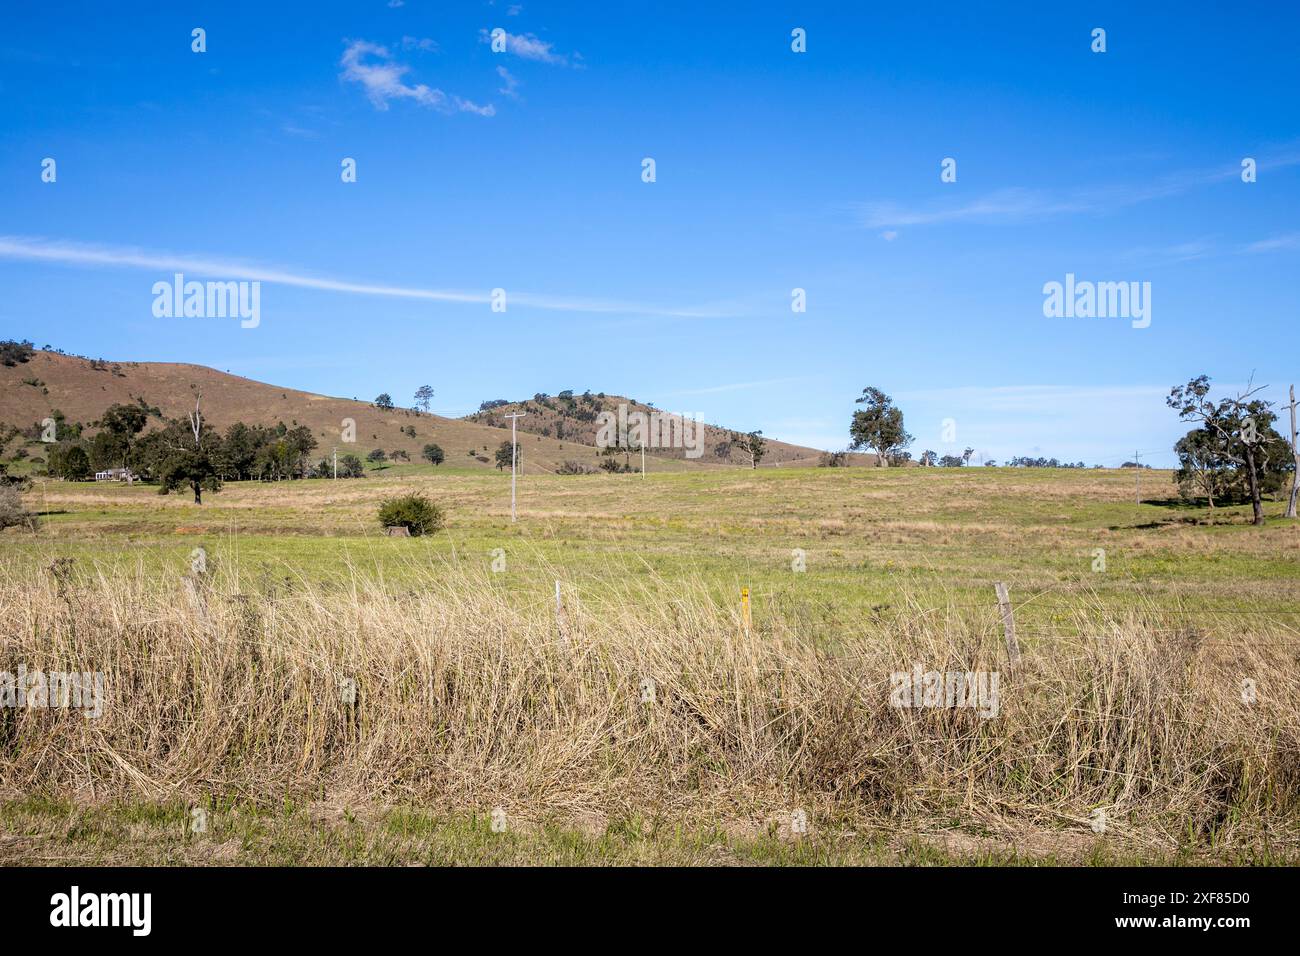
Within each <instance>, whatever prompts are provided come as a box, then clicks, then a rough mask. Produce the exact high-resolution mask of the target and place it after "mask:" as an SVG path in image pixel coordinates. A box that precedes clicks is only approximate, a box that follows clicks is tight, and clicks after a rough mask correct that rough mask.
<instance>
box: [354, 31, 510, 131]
mask: <svg viewBox="0 0 1300 956" xmlns="http://www.w3.org/2000/svg"><path fill="white" fill-rule="evenodd" d="M417 42H418V41H417ZM339 65H340V66H341V67H343V72H342V73H340V74H339V78H340V79H342V80H343V81H344V82H347V83H356V84H358V85H359V86H360V87H361V88H362V89H363V90H365V93H366V97H367V98H368V99H369V100H370V104H371V105H372V106H374V108H375V109H377V110H387V109H388V104H389V103H390V102H392V101H393V100H413V101H414V102H416V103H418V104H420V105H421V106H426V107H428V108H429V109H433V110H437V111H438V112H439V113H474V114H475V115H477V116H495V115H496V107H494V106H493V105H492V104H491V103H489V104H488V105H486V106H480V105H479V104H477V103H474V102H472V101H471V100H466V99H462V98H461V97H459V96H455V95H454V94H448V93H444V92H443V91H442V90H439V89H435V88H433V87H430V86H427V85H425V84H424V83H419V84H417V85H415V86H410V85H409V84H407V83H405V82H403V79H402V78H403V77H404V76H406V74H407V73H409V72H410V71H411V68H410V67H409V66H407V65H406V64H404V63H398V62H397V61H396V60H395V59H394V58H393V54H392V53H391V52H390V51H389V49H388V47H386V46H381V45H380V44H378V43H370V42H368V41H366V40H353V41H352V42H351V43H349V44H348V46H347V48H346V49H345V50H344V51H343V57H342V58H341V59H340V60H339Z"/></svg>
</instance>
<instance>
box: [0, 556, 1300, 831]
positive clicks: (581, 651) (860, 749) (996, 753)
mask: <svg viewBox="0 0 1300 956" xmlns="http://www.w3.org/2000/svg"><path fill="white" fill-rule="evenodd" d="M499 577H500V576H494V575H491V574H488V573H482V572H479V571H476V570H473V569H468V568H465V567H461V566H457V565H455V564H447V565H445V566H441V567H438V568H434V569H430V570H428V571H426V572H425V573H424V574H423V575H422V576H421V577H419V578H418V579H416V583H415V584H412V582H411V580H410V579H409V578H408V579H406V580H404V581H403V583H402V584H401V585H400V586H398V585H394V584H391V583H389V582H386V581H385V580H384V579H383V578H382V577H381V576H379V575H377V574H373V573H372V574H366V573H363V572H361V571H354V572H353V573H352V574H350V575H348V576H345V577H343V578H340V579H337V580H333V581H331V582H328V583H326V584H321V583H311V582H308V581H302V580H297V581H290V582H288V583H287V584H282V585H281V586H279V587H277V588H275V589H271V590H262V591H258V590H253V591H249V592H247V593H241V592H240V585H239V584H238V583H237V580H236V576H235V575H234V574H229V573H217V574H215V575H213V576H212V579H211V580H201V581H200V583H198V584H197V585H196V586H195V587H193V588H189V587H186V586H184V585H183V583H182V581H181V580H179V579H173V580H171V581H168V582H159V581H157V580H156V579H154V578H151V577H149V576H147V575H145V574H144V573H125V572H109V571H104V570H95V569H91V568H86V567H79V568H74V569H68V568H66V567H62V568H59V569H56V571H55V572H46V573H36V574H33V573H25V572H18V571H16V570H9V571H5V570H3V569H0V634H2V641H3V643H2V645H0V670H10V671H13V670H15V669H16V667H17V665H18V664H19V663H23V664H25V665H26V667H27V668H28V669H29V670H34V669H46V670H50V669H54V670H78V671H80V670H92V671H102V672H103V673H104V674H105V680H106V707H105V711H104V713H103V715H102V716H101V717H100V718H98V719H93V720H92V719H86V718H85V717H84V716H82V715H81V714H78V713H75V712H69V711H50V710H40V709H21V708H19V709H4V710H0V787H3V788H4V789H5V790H7V791H8V792H10V793H22V794H36V795H57V796H62V797H68V796H75V797H77V798H79V799H100V800H103V799H115V798H128V799H130V798H147V799H151V800H158V799H162V800H167V799H190V800H201V799H204V798H205V797H208V796H210V795H213V794H217V795H221V796H223V797H234V798H243V799H251V800H256V801H265V802H275V803H278V802H280V801H282V800H283V799H284V798H286V797H293V798H296V799H332V798H336V797H338V795H346V799H348V800H355V801H362V802H365V801H374V802H415V803H419V804H422V805H426V806H429V807H431V808H435V809H441V808H445V809H460V810H464V809H466V808H485V807H491V806H494V805H498V804H500V805H505V806H507V807H509V808H511V810H512V812H514V813H516V814H523V815H525V816H527V815H529V814H538V815H540V814H547V815H550V814H556V815H559V816H566V815H579V814H592V813H595V814H606V815H610V816H612V815H615V814H625V813H640V814H645V815H650V816H656V817H659V818H661V819H665V820H670V821H671V820H681V821H683V822H685V821H705V820H713V821H719V820H734V821H737V822H741V823H756V822H761V821H763V820H766V819H771V818H772V817H774V816H775V815H777V814H780V813H782V812H787V813H788V810H789V808H791V807H796V806H798V807H803V808H806V810H807V812H808V814H809V817H810V818H811V819H813V820H814V821H820V822H843V823H846V824H852V825H858V824H872V823H876V824H879V823H889V822H890V821H893V822H895V823H901V822H907V823H909V824H910V823H918V822H919V823H926V822H942V823H943V824H945V825H949V824H952V823H954V822H964V823H966V824H976V825H985V826H988V827H994V828H996V827H998V826H1000V825H1002V824H1009V823H1026V824H1035V825H1042V826H1047V827H1069V828H1075V829H1077V830H1080V831H1083V832H1086V830H1087V826H1088V820H1089V814H1090V812H1091V810H1092V809H1093V808H1097V807H1102V808H1105V809H1106V812H1107V816H1108V819H1109V823H1110V828H1111V832H1113V833H1120V834H1124V833H1129V834H1132V835H1134V837H1135V838H1136V839H1140V840H1145V841H1148V842H1154V843H1159V844H1162V845H1165V844H1179V843H1185V842H1187V841H1188V840H1189V839H1191V840H1193V841H1196V842H1201V841H1214V842H1216V843H1217V844H1219V845H1231V844H1234V843H1237V844H1246V843H1249V844H1252V845H1259V843H1260V841H1266V842H1269V843H1271V844H1273V845H1289V846H1295V845H1296V844H1295V838H1296V829H1297V824H1296V819H1297V816H1298V814H1297V809H1300V800H1298V799H1297V798H1298V797H1300V761H1298V760H1297V754H1298V751H1300V747H1298V744H1300V680H1298V679H1297V678H1298V676H1300V663H1298V662H1297V650H1298V648H1297V647H1296V646H1295V645H1293V644H1289V643H1287V642H1286V641H1285V640H1284V639H1283V638H1282V637H1281V636H1280V635H1279V634H1275V633H1273V632H1272V631H1271V630H1270V629H1269V627H1268V626H1267V625H1263V626H1262V627H1261V629H1260V630H1259V632H1258V635H1257V639H1243V640H1242V641H1241V642H1238V643H1234V644H1231V645H1225V644H1221V643H1216V642H1208V641H1201V640H1199V639H1198V638H1196V637H1195V636H1194V635H1183V636H1179V635H1177V634H1174V635H1172V636H1171V634H1170V631H1171V628H1169V627H1166V626H1161V625H1160V622H1159V618H1158V612H1155V611H1152V612H1150V613H1149V614H1145V615H1133V616H1129V617H1125V618H1123V619H1109V618H1107V617H1106V616H1105V615H1103V614H1102V613H1101V612H1100V611H1095V610H1082V611H1081V612H1080V618H1079V622H1078V623H1079V632H1080V635H1081V636H1079V637H1077V638H1054V639H1052V640H1044V641H1033V640H1030V641H1027V642H1026V646H1025V647H1024V659H1023V661H1022V663H1021V665H1020V667H1019V668H1018V669H1016V670H1015V671H1011V670H1010V669H1009V668H1008V666H1007V661H1006V653H1005V649H1004V648H1003V645H1002V638H1001V632H1000V629H999V626H998V624H997V619H996V612H995V611H994V610H993V609H990V611H989V613H988V614H987V615H983V614H981V613H980V612H973V613H972V612H969V611H965V612H959V611H958V610H957V609H951V610H948V611H943V610H940V611H939V612H937V613H936V612H934V611H928V612H923V609H921V608H912V609H910V610H907V611H904V612H903V613H901V614H898V615H897V616H895V617H893V618H892V619H890V620H888V621H878V622H864V624H863V626H862V629H861V632H860V633H858V634H855V635H854V636H853V637H852V638H845V639H843V640H841V641H838V642H836V643H835V645H834V646H831V645H828V644H827V643H826V641H825V639H824V638H819V639H817V640H813V639H811V638H809V637H807V636H806V635H805V634H802V633H801V632H800V629H799V627H798V626H797V625H796V624H794V623H792V622H791V620H788V619H783V618H782V617H781V616H779V615H778V616H775V617H774V616H773V615H771V614H760V615H758V616H757V617H756V619H755V627H754V632H753V633H750V634H746V633H744V632H743V630H742V627H741V622H740V618H739V614H738V611H737V609H736V608H733V607H728V606H720V605H719V604H718V603H717V602H716V601H715V600H713V599H711V598H710V597H709V595H708V592H707V591H706V589H705V587H704V586H703V585H702V584H701V583H699V582H694V583H687V584H684V585H683V584H680V583H674V584H673V585H672V586H671V587H669V586H668V585H667V583H666V582H663V581H657V580H654V579H648V578H641V579H638V580H607V581H598V580H590V581H586V582H581V583H579V584H576V585H575V584H570V585H568V586H566V588H565V592H564V593H565V598H564V603H565V607H564V611H563V614H562V615H561V619H560V620H557V615H556V612H555V607H554V601H553V596H552V595H551V594H549V593H548V592H547V591H545V590H542V589H540V588H539V589H538V590H537V591H535V592H534V593H532V594H531V595H529V596H521V595H520V594H519V593H518V592H510V591H507V590H506V589H505V588H504V587H503V586H502V584H501V582H500V581H499V580H498V578H499ZM597 593H598V594H599V595H600V598H601V599H600V601H599V602H597V601H594V600H588V598H589V597H593V596H594V595H596V594H597ZM915 662H920V663H921V664H923V666H924V667H925V668H926V669H935V670H958V671H968V670H971V671H976V670H986V671H998V672H999V675H1000V687H999V690H1000V712H999V714H998V716H997V717H996V718H993V719H982V718H981V717H979V716H978V714H977V713H976V712H975V711H973V710H970V709H939V710H902V709H898V708H894V707H891V706H890V702H889V675H890V674H891V672H894V671H901V670H908V669H910V668H911V667H912V665H913V663H915ZM646 677H649V678H651V679H653V681H654V682H655V684H656V701H655V703H654V704H645V703H643V702H642V701H641V695H640V692H639V687H640V685H641V682H642V679H643V678H646ZM1244 678H1251V679H1253V680H1254V681H1255V682H1256V687H1257V692H1258V698H1257V700H1256V701H1255V702H1254V703H1253V704H1245V703H1243V701H1242V697H1241V684H1242V680H1243V679H1244ZM348 680H351V681H355V686H356V695H355V700H354V701H353V702H349V701H348V700H347V697H348V696H349V695H348V694H347V692H346V684H345V683H344V682H345V681H348Z"/></svg>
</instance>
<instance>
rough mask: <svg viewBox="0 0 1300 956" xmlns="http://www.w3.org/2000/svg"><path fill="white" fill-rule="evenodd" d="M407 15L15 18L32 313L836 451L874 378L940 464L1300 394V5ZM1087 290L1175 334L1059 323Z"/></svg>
mask: <svg viewBox="0 0 1300 956" xmlns="http://www.w3.org/2000/svg"><path fill="white" fill-rule="evenodd" d="M394 4H395V5H390V4H389V2H388V0H371V2H351V3H312V4H310V5H307V4H301V5H296V6H295V5H292V4H284V5H278V4H277V5H273V4H265V3H261V4H251V3H229V2H223V3H211V4H184V3H178V4H170V5H168V9H166V10H157V9H149V11H148V12H147V13H138V12H137V13H132V12H131V9H130V5H128V6H127V7H124V8H122V9H121V10H120V11H118V12H117V13H115V14H114V15H113V16H106V15H105V14H104V13H103V11H102V10H98V11H96V12H90V8H88V7H85V6H82V5H71V4H59V3H48V4H40V5H25V6H19V5H13V4H10V5H7V6H6V8H5V10H4V12H3V14H0V24H2V26H3V29H2V30H0V283H2V284H3V289H4V292H5V294H4V295H3V297H2V298H0V335H3V336H5V337H10V336H17V337H26V338H30V339H32V340H33V341H35V342H36V344H37V345H38V346H39V345H43V344H45V343H46V342H49V343H51V344H53V345H55V346H57V347H61V348H64V349H66V350H68V351H71V352H77V353H82V354H89V355H94V356H103V357H105V358H109V359H114V360H141V361H188V362H196V363H201V364H206V365H212V366H214V367H217V368H221V369H228V370H230V371H233V372H236V373H238V374H243V375H248V376H250V377H253V378H258V379H262V380H265V381H270V382H274V383H276V384H281V385H286V386H291V387H296V388H301V389H305V390H309V391H317V392H323V393H327V394H333V395H342V396H347V397H351V396H357V397H360V398H365V399H370V398H373V397H374V396H375V395H376V394H377V393H379V392H381V391H387V392H390V393H392V395H393V396H394V397H395V399H397V400H398V402H399V403H408V404H409V403H410V401H411V398H410V396H411V394H412V393H413V392H414V390H415V388H416V387H417V386H419V385H420V384H423V383H426V382H427V383H430V384H432V385H433V386H434V388H435V390H436V396H435V399H434V407H435V410H438V411H441V412H442V413H444V414H464V413H466V412H468V411H472V410H474V409H475V408H477V406H478V403H479V402H481V401H483V400H484V399H489V398H514V397H524V396H528V395H531V394H532V393H533V392H537V391H543V392H549V393H552V394H554V393H555V392H558V391H560V390H562V389H565V388H573V389H577V390H579V391H580V390H582V389H585V388H591V389H592V390H593V391H602V390H603V391H606V392H620V393H624V394H628V395H631V396H633V397H635V398H637V399H639V400H642V401H652V402H655V403H656V404H658V405H659V406H660V407H663V408H667V409H673V410H677V411H683V412H691V413H698V414H700V415H701V417H703V418H705V419H707V420H709V421H715V422H718V423H720V424H724V425H728V426H731V427H735V428H740V429H744V430H749V429H752V428H761V429H763V431H764V433H765V434H767V435H769V436H771V437H777V438H781V439H786V440H790V441H797V442H801V443H807V444H813V445H817V446H820V447H833V448H840V447H843V446H844V445H845V443H846V442H847V423H848V420H849V417H850V415H851V413H852V411H853V408H854V404H853V400H854V398H855V397H857V395H859V394H860V393H861V390H862V388H863V387H864V386H867V385H875V386H878V387H880V388H883V389H884V390H885V391H887V392H888V393H889V394H891V395H893V396H894V398H895V399H896V400H897V402H898V403H899V404H900V405H901V406H902V408H903V410H904V412H905V414H906V417H907V424H908V427H909V430H910V431H911V432H912V433H913V434H914V435H916V442H915V444H914V445H913V451H914V452H920V451H921V450H922V449H924V448H932V449H935V450H936V451H939V452H941V453H943V452H947V451H951V450H954V449H956V450H958V451H960V448H961V447H964V446H966V445H971V446H974V447H975V448H976V449H977V450H978V456H980V457H983V456H987V457H993V458H996V459H999V460H1005V459H1006V458H1008V457H1010V456H1012V455H1016V454H1035V455H1037V454H1043V455H1055V456H1057V457H1060V458H1063V459H1064V458H1068V459H1071V460H1075V459H1083V460H1085V461H1086V462H1088V463H1089V464H1092V463H1094V462H1100V463H1105V464H1118V463H1119V462H1121V461H1123V460H1124V459H1125V458H1129V457H1131V454H1132V451H1133V450H1135V449H1141V450H1142V451H1143V459H1144V460H1149V461H1152V462H1154V463H1166V464H1167V463H1169V462H1171V461H1172V455H1171V453H1170V452H1169V450H1168V449H1169V446H1170V444H1171V443H1172V441H1173V440H1174V439H1175V438H1176V437H1177V435H1178V434H1180V433H1181V431H1182V429H1181V428H1180V427H1179V424H1178V423H1177V421H1176V420H1175V419H1174V417H1173V415H1172V413H1171V412H1169V411H1168V410H1167V409H1166V408H1165V407H1164V403H1163V395H1164V394H1165V393H1166V392H1167V391H1168V389H1169V387H1170V386H1172V385H1174V384H1177V383H1181V382H1184V381H1186V380H1187V379H1188V378H1189V377H1191V376H1193V375H1196V374H1200V373H1202V372H1204V373H1207V374H1209V375H1211V377H1212V378H1213V379H1214V380H1215V381H1216V382H1217V383H1221V384H1224V385H1230V384H1235V383H1242V382H1245V381H1246V380H1247V379H1248V378H1249V377H1250V376H1252V375H1253V376H1254V380H1255V382H1257V383H1261V382H1263V383H1270V384H1271V385H1273V386H1274V388H1273V391H1272V394H1271V397H1273V398H1280V397H1282V396H1283V394H1284V393H1285V387H1284V386H1285V385H1286V384H1287V383H1290V382H1292V381H1294V380H1295V379H1296V378H1298V377H1300V375H1298V374H1297V368H1296V366H1297V361H1296V342H1297V341H1298V340H1300V334H1298V333H1300V329H1298V328H1297V321H1296V316H1297V305H1298V304H1300V294H1298V292H1297V287H1296V282H1295V276H1296V275H1297V268H1296V266H1297V258H1298V257H1300V215H1298V213H1300V201H1298V200H1300V188H1298V187H1300V126H1298V123H1297V120H1298V119H1300V117H1298V115H1297V114H1298V110H1300V107H1297V101H1296V96H1295V91H1296V90H1297V89H1300V58H1297V57H1296V55H1295V51H1296V49H1297V48H1298V47H1300V13H1297V12H1296V9H1295V8H1294V7H1291V6H1290V5H1283V4H1277V5H1272V4H1266V5H1259V6H1254V7H1251V8H1250V11H1249V14H1244V13H1242V12H1241V11H1240V10H1238V9H1236V8H1231V7H1229V6H1227V5H1222V6H1220V5H1210V4H1205V5H1196V4H1185V3H1184V4H1169V5H1159V6H1155V5H1151V6H1152V8H1151V9H1150V10H1148V11H1146V12H1142V11H1135V10H1131V9H1129V7H1131V6H1132V5H1131V4H1050V5H1047V4H1023V5H1003V4H998V5H993V4H987V5H985V4H981V5H979V7H978V8H965V7H962V6H961V5H958V7H957V8H956V9H953V8H949V7H944V8H933V7H926V6H920V5H914V4H910V5H903V6H904V7H906V9H902V10H899V9H895V8H893V7H888V8H887V7H884V6H882V7H881V8H879V9H875V8H874V7H875V5H860V7H859V5H840V6H838V7H832V6H829V5H827V6H812V5H807V4H762V3H758V4H746V5H743V6H742V5H732V4H729V5H725V7H726V9H717V10H714V9H709V8H708V5H702V4H671V5H667V8H666V9H665V5H661V4H654V5H649V6H647V5H633V4H604V5H590V8H589V9H588V8H586V7H588V6H589V5H577V4H555V3H541V2H528V0H524V2H523V3H520V4H509V3H506V2H502V0H498V2H496V3H482V2H471V3H463V4H457V3H433V2H426V0H405V2H404V3H400V4H397V3H396V0H394ZM718 6H720V7H721V6H723V5H718ZM1049 6H1050V7H1051V8H1052V9H1044V8H1045V7H1049ZM195 27H202V28H203V29H204V30H206V35H207V52H205V53H194V52H192V51H191V30H192V29H193V28H195ZM796 27H800V28H803V29H804V30H806V33H807V52H806V53H802V54H797V53H794V52H792V50H791V48H790V44H791V39H790V33H791V30H792V29H794V28H796ZM1097 27H1101V28H1104V29H1105V30H1106V46H1107V49H1106V52H1105V53H1094V52H1092V50H1091V49H1090V46H1091V44H1092V36H1091V32H1092V30H1093V29H1094V28H1097ZM496 28H500V29H503V30H505V31H507V34H508V36H509V42H508V43H507V50H506V52H504V53H495V52H493V50H492V49H491V45H490V43H489V42H487V34H488V31H491V30H493V29H496ZM46 157H50V158H54V159H55V160H56V162H57V181H56V182H54V183H45V182H42V181H41V163H42V160H43V159H44V158H46ZM344 157H351V158H354V159H355V160H356V162H357V182H355V183H343V182H341V179H340V162H341V161H342V159H343V158H344ZM645 157H652V158H653V159H654V160H655V163H656V175H657V179H656V181H655V182H654V183H645V182H642V178H641V171H642V159H643V158H645ZM947 157H952V158H954V159H955V160H956V161H957V181H956V182H951V183H944V182H941V181H940V163H941V161H942V160H943V159H944V158H947ZM1244 157H1252V158H1254V159H1255V160H1256V161H1257V163H1258V181H1257V182H1254V183H1243V182H1242V181H1241V177H1240V164H1241V161H1242V159H1243V158H1244ZM175 271H183V272H184V273H185V274H186V277H187V278H188V279H200V280H206V279H218V280H227V279H241V278H248V279H252V278H259V277H260V278H262V281H263V286H262V298H261V322H260V324H259V325H258V327H256V328H250V329H245V328H241V327H240V324H239V322H238V321H237V320H231V319H221V318H188V319H187V318H155V317H154V315H153V312H152V305H153V294H152V291H151V289H152V285H153V283H154V282H156V281H159V280H170V278H171V275H172V273H173V272H175ZM1067 273H1073V274H1075V275H1076V276H1077V277H1078V278H1079V279H1080V280H1091V281H1099V282H1100V281H1106V282H1113V281H1124V282H1150V283H1151V290H1152V291H1151V324H1150V326H1149V327H1148V328H1142V329H1135V328H1133V327H1131V323H1130V322H1129V321H1128V320H1127V319H1124V318H1105V319H1099V318H1047V317H1045V316H1044V315H1043V299H1044V296H1043V291H1042V290H1043V285H1044V283H1047V282H1051V281H1063V280H1064V277H1065V275H1066V274H1067ZM796 287H798V288H803V289H805V290H806V291H807V311H806V312H805V313H794V312H792V311H791V308H790V302H791V290H792V289H794V288H796ZM494 288H504V289H505V290H506V294H507V303H508V308H507V311H506V312H505V313H493V312H492V311H491V309H490V307H489V304H488V297H489V295H490V293H491V290H492V289H494ZM945 418H952V419H954V420H955V422H956V441H955V442H952V443H944V442H943V441H941V437H942V436H941V430H942V422H943V420H944V419H945Z"/></svg>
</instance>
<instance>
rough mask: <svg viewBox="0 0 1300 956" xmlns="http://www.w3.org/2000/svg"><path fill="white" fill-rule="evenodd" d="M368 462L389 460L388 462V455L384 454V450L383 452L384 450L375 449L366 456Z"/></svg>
mask: <svg viewBox="0 0 1300 956" xmlns="http://www.w3.org/2000/svg"><path fill="white" fill-rule="evenodd" d="M366 460H367V461H387V460H388V455H387V454H385V453H384V450H383V449H382V448H376V449H374V450H373V451H372V452H371V453H370V454H368V455H366Z"/></svg>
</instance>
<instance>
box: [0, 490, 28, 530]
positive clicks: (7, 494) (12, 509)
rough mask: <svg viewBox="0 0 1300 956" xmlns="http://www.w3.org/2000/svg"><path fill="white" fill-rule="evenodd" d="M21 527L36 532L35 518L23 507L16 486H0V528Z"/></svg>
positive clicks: (21, 498)
mask: <svg viewBox="0 0 1300 956" xmlns="http://www.w3.org/2000/svg"><path fill="white" fill-rule="evenodd" d="M15 525H17V526H21V527H25V528H31V529H32V530H33V531H35V530H36V516H35V515H34V514H32V513H31V512H30V511H28V510H27V509H26V508H24V507H23V497H22V495H21V494H19V493H18V487H17V486H16V485H8V484H6V485H0V528H9V527H13V526H15Z"/></svg>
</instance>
